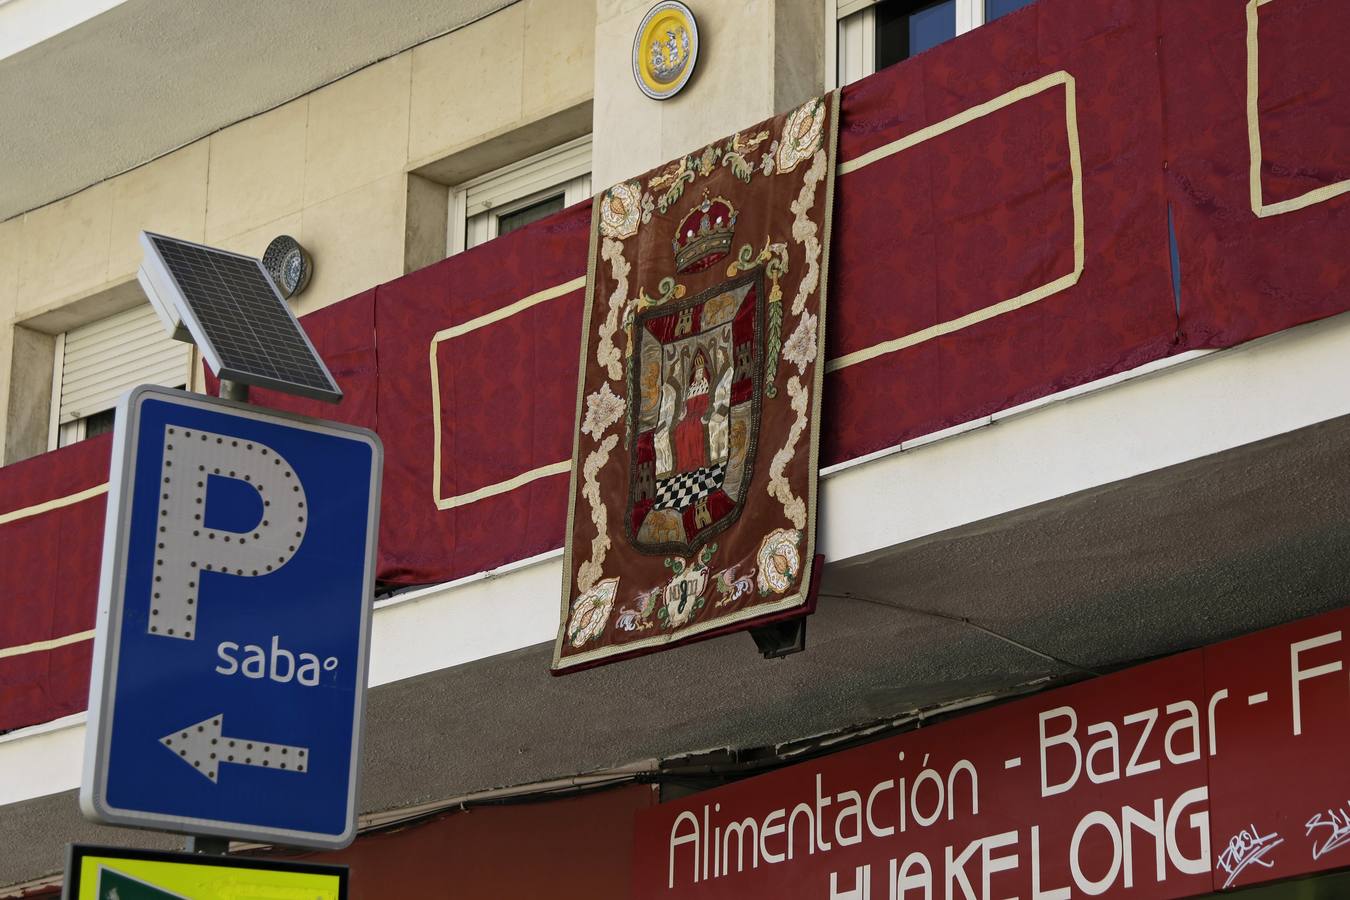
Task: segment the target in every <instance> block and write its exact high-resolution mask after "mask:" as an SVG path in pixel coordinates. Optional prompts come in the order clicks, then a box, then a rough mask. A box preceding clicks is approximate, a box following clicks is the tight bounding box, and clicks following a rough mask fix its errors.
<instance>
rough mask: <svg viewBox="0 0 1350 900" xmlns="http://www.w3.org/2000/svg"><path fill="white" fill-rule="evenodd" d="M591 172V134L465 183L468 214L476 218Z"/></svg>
mask: <svg viewBox="0 0 1350 900" xmlns="http://www.w3.org/2000/svg"><path fill="white" fill-rule="evenodd" d="M590 172H591V139H590V136H589V135H588V136H586V137H582V138H577V139H576V140H574V141H568V142H567V143H566V144H562V145H560V146H558V147H554V148H553V149H552V150H546V151H545V152H543V153H538V154H535V155H534V156H531V157H530V158H529V159H522V160H521V161H520V162H518V163H513V164H512V165H509V166H505V167H503V168H501V169H498V170H497V171H495V172H493V173H492V174H490V175H487V176H484V177H483V178H478V179H475V180H473V181H471V182H469V183H467V184H465V185H464V187H463V190H464V216H465V217H466V218H472V217H474V216H476V215H478V214H479V213H483V212H487V211H488V210H490V209H495V208H497V207H499V206H501V205H502V204H505V203H512V202H515V201H517V200H521V199H523V198H525V197H530V196H532V195H534V194H537V193H539V192H541V191H547V190H550V189H553V188H557V187H559V186H561V185H563V184H565V183H566V182H569V181H571V180H572V179H574V178H580V177H582V176H587V175H590Z"/></svg>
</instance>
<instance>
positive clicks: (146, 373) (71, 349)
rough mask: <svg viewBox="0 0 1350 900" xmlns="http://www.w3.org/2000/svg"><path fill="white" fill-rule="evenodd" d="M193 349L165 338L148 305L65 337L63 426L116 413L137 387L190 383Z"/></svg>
mask: <svg viewBox="0 0 1350 900" xmlns="http://www.w3.org/2000/svg"><path fill="white" fill-rule="evenodd" d="M190 353H191V348H190V347H189V346H188V345H187V344H184V343H182V342H181V341H175V340H174V339H173V338H171V337H169V336H168V335H167V334H165V333H164V326H162V325H161V324H160V322H159V317H158V316H156V315H155V311H154V309H153V308H151V306H150V304H149V303H144V304H142V305H140V306H137V307H135V308H133V309H128V310H126V311H125V312H120V313H117V314H116V315H112V316H108V318H106V319H100V320H99V321H97V322H91V323H89V324H88V325H82V326H80V327H79V328H72V329H71V330H70V331H68V332H66V339H65V350H64V355H63V359H62V362H61V395H60V396H61V402H60V409H59V412H58V419H57V424H58V425H65V424H67V423H69V422H74V421H76V420H77V419H82V418H84V417H86V416H91V415H93V414H94V413H98V412H102V411H103V410H106V409H111V408H112V407H113V406H116V405H117V398H118V397H120V396H121V395H122V393H123V392H124V391H126V390H128V389H130V388H133V387H135V386H136V385H138V384H159V385H164V386H166V387H176V386H180V385H183V384H186V383H187V379H188V367H189V366H190V365H191V362H190V359H191V357H190Z"/></svg>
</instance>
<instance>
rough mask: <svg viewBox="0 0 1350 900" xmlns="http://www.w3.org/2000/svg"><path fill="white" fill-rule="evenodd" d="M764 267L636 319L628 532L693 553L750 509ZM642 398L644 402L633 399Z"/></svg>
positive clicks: (651, 544) (641, 543)
mask: <svg viewBox="0 0 1350 900" xmlns="http://www.w3.org/2000/svg"><path fill="white" fill-rule="evenodd" d="M763 301H764V272H763V269H762V268H756V269H754V270H752V271H751V272H748V273H746V274H744V275H741V276H740V277H737V278H734V279H732V280H730V281H727V282H724V283H722V284H720V285H717V286H716V287H714V288H712V289H711V290H708V291H706V292H704V293H703V294H700V295H699V296H697V297H695V298H693V299H691V300H686V301H683V302H681V303H678V304H673V305H671V306H670V307H657V308H655V309H650V310H646V311H644V312H643V313H641V314H639V315H638V316H637V318H636V321H635V327H634V338H633V343H634V345H635V349H634V352H633V354H632V357H631V360H632V382H631V383H630V388H629V397H630V398H632V401H630V404H629V415H630V417H631V420H632V425H631V433H632V434H633V435H634V439H633V440H632V441H631V453H632V462H631V464H630V471H631V475H632V477H631V484H630V488H629V498H630V499H629V510H630V520H629V523H628V524H629V528H628V537H629V538H630V539H631V540H632V541H633V543H634V544H635V545H636V546H637V547H638V548H640V549H642V550H644V551H647V552H651V553H662V552H663V553H677V554H680V555H684V556H687V555H689V554H691V553H693V552H694V551H695V550H696V549H698V548H699V547H701V546H703V545H704V544H705V543H707V542H708V540H710V539H711V538H712V537H713V535H715V534H717V533H718V532H720V531H722V530H724V529H726V528H727V527H728V526H729V525H731V524H732V523H733V522H734V521H735V520H736V517H737V516H738V515H739V514H740V511H741V509H742V507H743V506H744V504H745V495H746V491H747V490H748V488H749V484H748V482H749V474H750V471H751V469H752V468H753V465H754V456H755V443H756V440H755V439H756V437H757V432H758V428H759V415H758V413H759V394H760V392H759V386H760V381H761V378H762V372H761V370H762V367H761V365H760V362H761V359H762V357H763V339H764V335H763V318H764V305H763ZM633 401H635V402H633Z"/></svg>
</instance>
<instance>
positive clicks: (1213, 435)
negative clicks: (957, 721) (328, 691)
mask: <svg viewBox="0 0 1350 900" xmlns="http://www.w3.org/2000/svg"><path fill="white" fill-rule="evenodd" d="M1347 375H1350V314H1344V315H1341V316H1337V317H1334V318H1330V319H1326V320H1323V321H1321V322H1316V323H1313V324H1310V325H1305V326H1302V327H1300V328H1295V329H1290V330H1288V331H1285V332H1281V333H1280V334H1276V335H1272V336H1270V337H1267V338H1263V339H1261V340H1257V341H1252V342H1250V343H1248V344H1244V345H1242V346H1240V347H1236V348H1233V349H1230V350H1224V351H1219V352H1208V351H1201V352H1194V353H1189V354H1185V355H1183V356H1179V357H1174V358H1173V359H1170V360H1164V361H1161V362H1158V363H1154V364H1151V365H1149V366H1144V367H1141V368H1139V369H1135V370H1133V371H1131V372H1128V373H1124V374H1122V375H1117V376H1114V377H1112V378H1109V379H1104V380H1102V381H1098V382H1094V383H1092V384H1089V385H1085V386H1083V387H1080V388H1076V389H1074V390H1071V391H1067V392H1064V393H1062V394H1057V395H1054V396H1052V397H1047V398H1044V399H1042V400H1038V401H1035V402H1033V403H1029V404H1026V405H1024V406H1021V407H1016V408H1014V409H1010V410H1005V411H1004V412H1001V413H997V414H995V415H992V416H988V417H985V418H982V419H978V420H976V421H973V422H969V423H966V424H964V425H961V426H958V427H956V428H952V429H948V430H947V431H945V432H941V433H938V434H934V435H928V436H925V437H923V438H919V439H916V440H914V441H910V442H907V443H906V444H903V445H901V446H900V447H897V448H893V449H891V450H887V451H883V452H881V453H877V454H873V455H872V456H870V457H867V458H864V459H861V460H854V461H852V462H849V463H846V464H844V465H841V466H835V467H832V468H831V469H829V470H826V471H825V472H824V473H823V476H824V482H823V488H822V507H821V509H822V517H821V520H820V543H819V546H820V547H821V552H823V553H824V554H825V557H826V559H827V560H832V561H840V560H846V559H849V558H852V557H856V556H859V555H862V554H865V553H869V552H872V551H875V550H880V549H883V548H886V547H893V546H896V545H899V544H904V543H906V542H908V541H913V540H916V539H919V538H923V537H925V536H928V535H932V534H935V533H938V532H941V531H945V530H947V529H950V528H955V527H958V526H961V525H966V524H969V523H972V522H976V521H979V520H982V519H987V518H989V517H991V516H996V515H999V514H1002V513H1006V512H1010V511H1013V510H1017V509H1021V508H1024V507H1027V506H1030V505H1032V504H1036V503H1041V502H1044V501H1047V500H1053V499H1055V498H1057V497H1063V496H1065V495H1068V494H1072V493H1075V492H1078V491H1082V490H1086V489H1089V488H1093V487H1096V486H1099V485H1103V484H1107V483H1110V482H1113V481H1119V480H1122V479H1127V478H1130V477H1132V476H1135V475H1139V474H1142V473H1145V472H1150V471H1154V470H1157V469H1161V468H1164V467H1167V466H1171V465H1176V464H1178V463H1182V462H1186V461H1188V460H1192V459H1197V458H1199V457H1202V456H1206V455H1209V454H1212V453H1217V452H1220V451H1223V450H1227V449H1230V448H1233V447H1238V446H1241V445H1243V444H1249V443H1252V442H1254V441H1259V440H1262V439H1264V438H1268V437H1273V436H1275V435H1279V434H1283V433H1286V432H1289V431H1293V430H1295V429H1298V428H1302V427H1304V426H1308V425H1313V424H1316V423H1318V422H1322V421H1326V420H1329V419H1333V418H1336V417H1339V416H1343V415H1347V414H1350V393H1347V392H1346V391H1344V390H1341V389H1339V388H1332V387H1331V386H1333V385H1341V384H1344V382H1345V380H1346V377H1347ZM560 559H561V552H560V551H555V552H552V553H547V554H543V555H542V556H539V557H535V558H533V559H529V560H523V561H521V562H518V563H515V564H513V565H511V566H508V567H505V568H503V569H500V570H497V571H494V572H488V573H483V574H479V575H474V576H471V577H469V578H465V579H461V580H459V581H456V582H451V583H448V584H443V585H437V586H435V587H430V588H426V589H423V590H418V591H412V592H409V593H406V594H402V595H399V596H396V597H393V598H390V599H388V600H384V601H381V602H379V603H378V604H376V612H375V620H374V634H373V637H372V652H371V654H372V655H371V667H370V683H371V685H372V686H378V685H382V684H389V683H391V682H395V681H400V680H402V679H405V678H411V677H413V676H416V675H421V674H423V673H426V672H432V671H436V670H439V669H444V668H447V667H451V666H456V665H462V664H464V663H467V662H471V661H473V660H476V659H483V658H487V657H491V656H494V655H498V654H502V653H507V652H510V651H513V650H518V649H520V648H523V647H529V646H533V645H536V644H541V643H544V642H547V641H551V640H552V639H553V637H554V634H555V629H556V627H557V602H558V585H559V583H560V578H561V571H560V567H561V562H560ZM541 677H545V676H544V675H543V673H542V672H541ZM83 719H84V717H83V715H79V716H70V717H67V718H66V719H62V720H60V721H58V722H53V723H47V724H45V725H40V726H35V727H33V728H27V729H21V730H19V731H16V732H13V733H11V734H8V735H4V736H0V804H7V803H15V802H18V801H20V800H25V799H30V798H33V797H39V796H44V795H47V794H52V793H56V792H59V791H65V790H70V789H73V788H75V787H77V786H78V784H79V777H80V775H79V773H80V770H81V761H82V760H81V757H82V752H83V743H84V726H83Z"/></svg>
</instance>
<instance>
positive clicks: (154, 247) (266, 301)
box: [137, 232, 342, 403]
mask: <svg viewBox="0 0 1350 900" xmlns="http://www.w3.org/2000/svg"><path fill="white" fill-rule="evenodd" d="M141 245H142V247H143V248H144V250H145V259H144V261H143V262H142V264H141V268H140V271H139V272H137V277H138V278H139V279H140V282H141V285H142V286H143V287H144V288H145V291H146V293H147V294H148V295H149V297H150V302H151V304H152V305H153V306H154V307H155V310H156V312H158V313H159V315H160V318H161V319H163V320H164V324H165V326H166V327H167V328H168V329H169V330H170V331H172V332H174V336H175V337H178V338H179V339H180V340H183V339H187V338H188V337H189V336H190V339H191V340H194V341H196V343H197V346H198V347H199V348H200V349H201V351H202V355H203V356H204V357H205V358H206V361H207V363H208V364H209V365H210V366H211V368H212V369H213V370H215V372H216V374H217V375H218V376H220V377H221V378H222V379H228V380H230V381H237V382H241V383H243V384H252V385H257V386H259V387H267V388H274V389H276V390H279V391H286V392H287V393H291V394H299V395H300V396H302V397H313V398H315V399H318V400H327V401H329V402H331V403H336V402H338V401H339V400H341V399H342V389H341V388H339V387H338V385H337V382H336V381H334V380H333V376H332V375H331V374H330V373H329V371H328V367H327V366H325V365H324V364H323V360H322V359H320V358H319V354H318V353H316V352H315V350H314V345H313V344H311V343H310V341H309V337H308V335H306V334H305V331H304V329H303V328H301V327H300V323H299V322H298V321H297V320H296V318H295V314H294V313H292V312H291V308H290V306H289V305H287V303H286V301H285V299H284V298H283V297H282V295H281V292H280V291H278V290H277V287H276V284H275V283H274V282H273V281H272V276H271V275H270V274H269V273H268V272H267V269H266V268H265V267H264V266H263V264H262V261H261V260H257V259H254V258H253V257H251V256H242V255H240V254H238V253H230V252H228V251H225V250H217V249H215V248H213V247H203V246H202V245H200V244H193V243H189V242H188V241H181V240H178V239H177V238H170V237H165V236H164V235H160V234H151V233H149V232H141ZM184 328H186V334H185V333H184Z"/></svg>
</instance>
